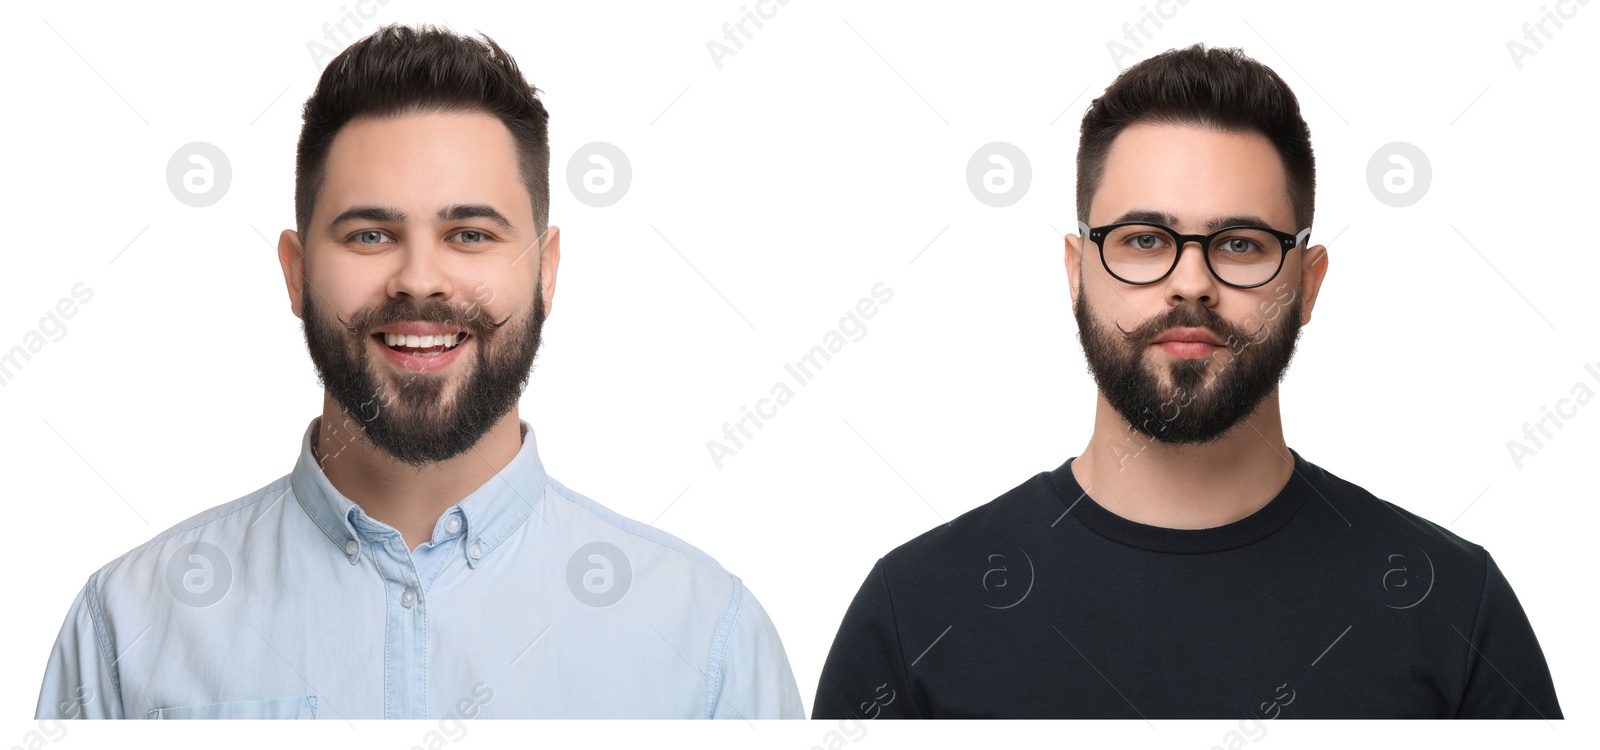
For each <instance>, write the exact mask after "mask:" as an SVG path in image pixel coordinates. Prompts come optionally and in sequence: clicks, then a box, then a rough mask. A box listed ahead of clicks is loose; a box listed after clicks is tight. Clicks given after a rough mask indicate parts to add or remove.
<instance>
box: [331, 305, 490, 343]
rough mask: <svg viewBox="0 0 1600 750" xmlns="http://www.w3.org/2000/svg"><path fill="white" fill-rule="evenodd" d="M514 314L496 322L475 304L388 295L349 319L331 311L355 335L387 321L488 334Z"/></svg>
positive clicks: (364, 333)
mask: <svg viewBox="0 0 1600 750" xmlns="http://www.w3.org/2000/svg"><path fill="white" fill-rule="evenodd" d="M514 315H515V313H512V314H508V315H506V317H505V320H502V321H500V322H498V323H496V322H494V321H493V320H492V319H490V318H489V317H488V316H487V315H485V314H484V311H483V308H481V307H478V306H476V305H465V306H462V307H456V306H453V305H450V304H448V303H445V302H434V303H432V304H427V303H424V304H422V305H420V306H419V305H417V304H415V303H411V302H406V301H404V300H399V299H391V300H389V301H388V302H386V303H384V304H383V305H382V306H381V307H376V308H372V309H367V310H362V311H361V312H358V313H356V314H355V315H352V316H350V320H348V321H346V320H345V319H344V318H342V317H340V316H339V314H338V313H334V316H333V317H334V318H336V319H337V320H338V321H339V324H340V325H342V326H344V328H345V330H346V331H349V332H350V335H352V336H358V337H359V336H365V335H367V334H368V333H370V332H371V331H372V329H374V328H377V327H379V326H385V325H389V324H390V323H439V324H441V325H448V326H454V327H456V328H460V329H462V330H464V331H466V332H467V333H469V334H471V335H473V336H480V337H485V338H487V337H488V335H489V334H492V333H494V332H495V331H498V330H500V329H501V328H502V327H504V326H505V325H506V324H507V323H509V322H511V318H512V317H514Z"/></svg>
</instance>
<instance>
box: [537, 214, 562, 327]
mask: <svg viewBox="0 0 1600 750" xmlns="http://www.w3.org/2000/svg"><path fill="white" fill-rule="evenodd" d="M560 265H561V227H550V229H549V230H547V231H546V232H545V238H544V248H543V249H542V250H540V251H539V289H540V291H541V293H542V294H543V295H544V314H545V317H547V318H548V317H550V310H551V308H553V307H554V306H555V303H556V268H557V267H558V266H560Z"/></svg>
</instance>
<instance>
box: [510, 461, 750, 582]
mask: <svg viewBox="0 0 1600 750" xmlns="http://www.w3.org/2000/svg"><path fill="white" fill-rule="evenodd" d="M545 498H546V501H547V503H548V504H547V505H546V506H545V507H544V508H542V509H540V510H542V511H544V512H548V513H552V514H554V515H556V516H558V517H559V519H541V518H540V517H539V512H540V511H537V510H536V511H535V513H534V515H533V517H531V518H530V519H529V523H534V524H537V523H541V522H545V521H550V522H558V523H560V524H561V525H563V526H564V532H565V533H564V534H563V536H562V538H563V540H564V541H566V542H567V543H570V544H571V545H572V546H573V547H574V550H576V549H581V548H582V547H583V546H584V545H590V544H593V545H612V546H614V547H616V548H617V549H618V550H620V551H621V552H622V553H623V554H624V555H626V557H627V559H628V561H629V563H630V564H631V567H632V568H633V569H634V571H635V573H639V572H645V573H649V574H651V575H656V576H677V577H693V578H701V579H710V580H717V581H720V582H722V583H723V584H724V585H726V586H738V585H739V580H738V578H737V577H736V576H734V575H733V574H732V573H729V572H728V571H727V570H726V569H724V568H723V567H722V565H721V564H719V563H718V562H717V561H716V559H715V558H713V557H712V556H711V555H708V554H706V553H705V552H704V551H702V550H701V549H700V548H698V547H696V546H694V545H692V544H690V543H688V542H686V541H684V540H682V539H680V538H678V537H677V536H675V535H673V534H670V533H668V532H666V531H662V530H661V529H658V528H656V527H655V526H652V525H650V524H646V523H641V522H639V521H637V520H634V519H632V518H629V517H627V516H625V515H623V514H621V513H618V512H617V511H614V510H612V509H611V508H608V507H606V506H605V505H602V504H601V503H599V502H598V501H596V500H594V499H592V498H590V497H588V496H587V495H584V494H582V493H580V492H577V491H575V490H573V489H571V488H569V487H567V486H566V485H564V484H562V483H561V482H559V481H557V480H556V479H555V478H554V477H549V476H547V477H546V478H545Z"/></svg>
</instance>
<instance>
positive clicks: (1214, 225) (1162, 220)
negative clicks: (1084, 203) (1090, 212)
mask: <svg viewBox="0 0 1600 750" xmlns="http://www.w3.org/2000/svg"><path fill="white" fill-rule="evenodd" d="M1126 221H1138V222H1144V223H1146V224H1161V225H1163V226H1168V227H1171V226H1176V225H1177V224H1178V223H1179V221H1178V217H1176V216H1173V215H1172V214H1169V213H1167V212H1165V211H1152V210H1149V209H1134V210H1132V211H1129V212H1127V213H1125V214H1123V215H1122V216H1119V217H1117V219H1116V220H1115V221H1113V222H1111V223H1113V224H1121V223H1123V222H1126ZM1245 224H1248V225H1253V226H1258V227H1270V226H1272V225H1271V224H1268V223H1267V222H1266V220H1265V219H1262V218H1261V217H1259V216H1248V215H1241V216H1217V217H1214V218H1212V219H1210V220H1208V221H1207V222H1206V231H1207V232H1215V231H1217V230H1218V229H1221V228H1223V227H1232V226H1240V225H1245Z"/></svg>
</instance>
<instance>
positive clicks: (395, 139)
mask: <svg viewBox="0 0 1600 750" xmlns="http://www.w3.org/2000/svg"><path fill="white" fill-rule="evenodd" d="M325 174H326V177H325V178H324V181H323V188H322V191H321V193H319V195H318V197H317V204H318V207H319V210H318V212H317V215H318V216H319V217H320V218H321V219H323V220H324V221H326V220H329V219H331V217H333V216H334V215H336V214H337V213H338V212H339V210H342V208H343V207H346V206H348V205H357V204H361V205H381V206H394V207H397V208H402V209H406V208H410V209H416V211H417V214H416V215H429V214H432V212H433V211H434V210H436V209H437V208H438V207H440V206H443V205H451V204H459V203H487V204H489V205H492V206H495V207H496V208H498V209H499V210H500V212H501V213H502V214H504V215H505V216H507V217H508V218H511V219H512V220H513V221H517V220H519V219H520V218H521V217H531V215H532V211H533V207H532V199H531V198H530V197H529V196H528V194H527V190H526V187H525V186H524V185H523V183H522V178H521V172H520V170H519V160H518V156H517V149H516V143H515V141H514V140H513V139H512V137H511V131H510V130H508V129H507V128H506V126H505V124H504V123H502V122H500V120H499V118H496V117H495V116H493V115H490V114H488V113H485V112H451V113H440V112H433V113H427V114H408V115H399V116H394V117H383V118H374V117H358V118H355V119H353V120H351V121H350V122H349V123H347V124H345V126H344V127H343V128H340V129H339V132H338V134H337V135H335V136H334V139H333V143H332V145H331V146H330V147H329V149H328V160H327V170H326V173H325ZM324 206H326V207H327V208H329V209H331V212H327V213H325V212H323V211H321V210H320V209H321V208H322V207H324ZM407 213H408V214H409V213H412V212H411V211H407Z"/></svg>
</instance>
